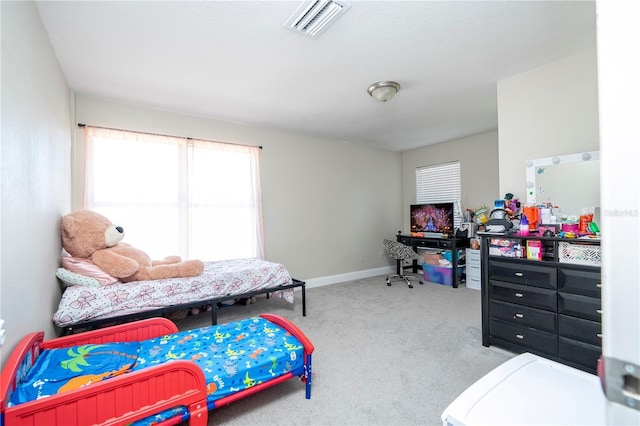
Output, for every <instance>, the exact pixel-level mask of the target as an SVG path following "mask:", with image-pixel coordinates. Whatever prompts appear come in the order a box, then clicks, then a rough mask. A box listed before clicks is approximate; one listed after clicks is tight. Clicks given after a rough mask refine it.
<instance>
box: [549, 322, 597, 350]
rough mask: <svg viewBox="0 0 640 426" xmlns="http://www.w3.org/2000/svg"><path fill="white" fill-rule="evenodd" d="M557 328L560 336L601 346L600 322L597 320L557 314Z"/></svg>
mask: <svg viewBox="0 0 640 426" xmlns="http://www.w3.org/2000/svg"><path fill="white" fill-rule="evenodd" d="M558 330H559V334H560V336H563V337H568V338H570V339H573V340H579V341H581V342H585V343H589V344H591V345H595V346H598V347H601V346H602V324H600V323H599V322H596V321H589V320H586V319H582V318H575V317H570V316H567V315H558Z"/></svg>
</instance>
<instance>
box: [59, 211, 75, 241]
mask: <svg viewBox="0 0 640 426" xmlns="http://www.w3.org/2000/svg"><path fill="white" fill-rule="evenodd" d="M75 222H76V221H75V220H74V219H73V216H69V215H66V216H62V219H61V220H60V233H61V234H62V240H63V241H64V239H66V238H69V236H70V235H73V234H74V232H73V227H74V225H75Z"/></svg>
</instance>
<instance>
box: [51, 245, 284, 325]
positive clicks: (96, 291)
mask: <svg viewBox="0 0 640 426" xmlns="http://www.w3.org/2000/svg"><path fill="white" fill-rule="evenodd" d="M292 282H293V280H292V278H291V275H290V274H289V271H287V269H286V268H285V267H284V265H282V264H280V263H275V262H269V261H266V260H262V259H255V258H253V259H232V260H222V261H215V262H205V263H204V272H203V273H202V274H201V275H199V276H197V277H190V278H166V279H161V280H154V281H136V282H130V283H116V284H111V285H105V286H100V287H90V286H70V287H67V288H66V289H65V291H64V293H63V294H62V299H61V300H60V304H59V306H58V310H57V311H56V313H55V314H54V315H53V321H54V323H55V324H56V325H57V326H59V327H66V326H68V325H72V324H77V323H79V322H83V321H89V320H94V319H102V318H111V317H117V316H121V315H126V314H131V313H137V312H143V311H147V310H152V309H158V308H163V307H170V306H175V305H181V304H186V303H191V302H198V301H201V300H202V301H205V300H211V299H215V298H218V297H225V296H233V295H235V294H242V293H247V292H251V291H257V290H264V289H269V288H273V287H278V286H281V285H287V284H291V283H292ZM274 296H275V297H280V298H283V299H284V300H286V301H287V302H290V303H293V300H294V298H293V289H287V290H282V291H280V292H277V293H274Z"/></svg>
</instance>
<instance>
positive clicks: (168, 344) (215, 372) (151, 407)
mask: <svg viewBox="0 0 640 426" xmlns="http://www.w3.org/2000/svg"><path fill="white" fill-rule="evenodd" d="M313 351H314V347H313V344H312V343H311V342H310V341H309V339H308V338H307V337H306V336H305V335H304V333H303V332H302V331H301V330H300V329H299V328H298V327H297V326H296V325H295V324H293V323H292V322H290V321H289V320H287V319H285V318H283V317H280V316H277V315H270V314H264V315H261V316H260V317H253V318H247V319H245V320H241V321H234V322H229V323H227V324H220V325H212V326H209V327H203V328H200V329H195V330H190V331H184V332H178V330H177V328H176V326H175V325H174V324H173V323H172V322H171V321H169V320H167V319H165V318H152V319H145V320H141V321H136V322H132V323H127V324H122V325H116V326H111V327H106V328H102V329H98V330H93V331H89V332H85V333H79V334H74V335H71V336H65V337H59V338H56V339H52V340H48V341H43V333H42V332H35V333H31V334H29V335H27V336H26V337H25V338H24V339H23V340H22V341H21V342H20V343H19V345H18V346H17V347H16V348H15V349H14V351H13V352H12V354H11V356H10V357H9V359H8V361H7V363H6V365H5V366H4V368H3V370H2V377H1V378H2V380H1V382H0V397H1V398H2V399H1V410H2V413H1V415H2V417H0V419H2V422H3V423H4V424H6V425H8V426H13V425H45V424H46V425H61V424H64V425H72V424H76V425H87V424H135V425H149V424H154V425H155V424H162V425H169V424H177V423H179V422H183V421H187V420H188V421H189V422H190V424H192V425H206V424H207V418H208V412H209V411H211V410H215V409H216V408H218V407H220V406H223V405H226V404H228V403H230V402H233V401H236V400H238V399H240V398H243V397H245V396H248V395H251V394H253V393H255V392H258V391H260V390H262V389H266V388H268V387H271V386H273V385H275V384H278V383H281V382H283V381H285V380H288V379H291V378H293V377H301V378H302V380H303V381H304V382H305V383H306V386H305V389H306V398H307V399H309V398H310V397H311V376H312V375H311V354H312V353H313Z"/></svg>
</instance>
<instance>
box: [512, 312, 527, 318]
mask: <svg viewBox="0 0 640 426" xmlns="http://www.w3.org/2000/svg"><path fill="white" fill-rule="evenodd" d="M513 317H514V318H524V315H523V314H521V313H520V312H518V313H517V314H515V315H514V316H513Z"/></svg>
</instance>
